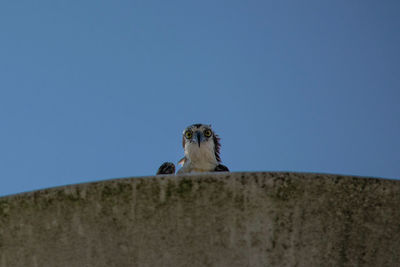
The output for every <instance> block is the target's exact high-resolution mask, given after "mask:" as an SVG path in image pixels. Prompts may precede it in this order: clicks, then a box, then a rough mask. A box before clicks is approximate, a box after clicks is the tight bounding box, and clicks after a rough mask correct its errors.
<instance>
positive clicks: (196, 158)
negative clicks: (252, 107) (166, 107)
mask: <svg viewBox="0 0 400 267" xmlns="http://www.w3.org/2000/svg"><path fill="white" fill-rule="evenodd" d="M219 140H220V138H219V137H218V135H216V134H215V133H214V132H213V130H212V129H211V125H205V124H200V123H198V124H193V125H190V126H189V127H187V128H186V129H185V130H184V131H183V136H182V146H183V149H184V151H185V156H184V157H183V158H182V159H181V160H180V161H179V164H181V165H182V168H181V169H180V170H179V171H178V172H177V173H178V174H180V173H191V172H223V171H229V169H228V168H227V167H226V166H225V165H222V164H221V158H220V156H219V149H220V147H221V145H220V143H219ZM174 173H175V165H174V164H173V163H171V162H165V163H164V164H162V165H161V166H160V168H159V169H158V171H157V174H174Z"/></svg>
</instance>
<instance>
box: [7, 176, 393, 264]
mask: <svg viewBox="0 0 400 267" xmlns="http://www.w3.org/2000/svg"><path fill="white" fill-rule="evenodd" d="M0 266H1V267H5V266H7V267H8V266H24V267H25V266H68V267H70V266H96V267H97V266H118V267H119V266H174V267H175V266H191V267H193V266H400V181H391V180H383V179H365V178H355V177H343V176H334V175H316V174H298V173H230V174H229V173H228V174H203V175H186V176H184V175H183V176H170V177H167V176H161V177H157V178H154V177H152V178H130V179H119V180H111V181H104V182H97V183H90V184H80V185H73V186H66V187H61V188H52V189H46V190H41V191H36V192H31V193H25V194H20V195H14V196H9V197H3V198H0Z"/></svg>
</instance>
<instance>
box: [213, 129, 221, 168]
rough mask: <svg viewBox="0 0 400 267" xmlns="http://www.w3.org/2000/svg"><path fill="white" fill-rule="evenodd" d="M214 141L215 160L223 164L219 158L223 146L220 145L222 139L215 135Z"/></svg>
mask: <svg viewBox="0 0 400 267" xmlns="http://www.w3.org/2000/svg"><path fill="white" fill-rule="evenodd" d="M213 139H214V147H215V151H214V152H215V158H216V159H217V161H218V162H221V158H220V156H219V149H220V148H221V144H220V143H219V140H221V138H219V137H218V135H216V134H214V136H213Z"/></svg>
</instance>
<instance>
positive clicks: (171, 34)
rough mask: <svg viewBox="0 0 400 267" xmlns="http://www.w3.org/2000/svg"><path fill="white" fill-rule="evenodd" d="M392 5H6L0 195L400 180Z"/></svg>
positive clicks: (399, 88)
mask: <svg viewBox="0 0 400 267" xmlns="http://www.w3.org/2000/svg"><path fill="white" fill-rule="evenodd" d="M399 14H400V2H399V1H397V0H396V1H390V0H388V1H369V0H363V1H361V0H360V1H319V0H315V1H235V0H233V1H216V0H212V1H183V0H182V1H151V0H146V1H130V0H129V1H128V0H126V1H59V0H51V1H50V0H41V1H11V0H6V1H1V3H0V48H1V49H0V123H1V129H0V195H6V194H12V193H17V192H22V191H27V190H35V189H40V188H44V187H52V186H58V185H64V184H71V183H80V182H91V181H96V180H100V179H109V178H118V177H129V176H148V175H153V174H154V173H155V172H156V170H157V168H158V167H159V165H160V164H161V163H162V162H164V161H173V162H175V163H176V162H177V161H178V160H179V159H180V158H181V157H182V155H183V151H182V147H181V133H182V130H183V129H184V128H185V127H186V126H187V125H189V124H192V123H198V122H200V123H210V124H212V125H213V128H214V130H215V131H216V132H217V133H218V134H219V135H220V137H221V138H222V151H221V157H222V160H223V162H224V164H226V165H227V166H229V167H230V169H231V170H232V171H299V172H322V173H337V174H349V175H362V176H377V177H384V178H400V104H399V103H400V16H399Z"/></svg>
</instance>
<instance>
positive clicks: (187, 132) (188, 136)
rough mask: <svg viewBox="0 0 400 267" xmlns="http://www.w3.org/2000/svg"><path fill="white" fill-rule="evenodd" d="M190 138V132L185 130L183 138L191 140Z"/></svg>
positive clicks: (191, 134)
mask: <svg viewBox="0 0 400 267" xmlns="http://www.w3.org/2000/svg"><path fill="white" fill-rule="evenodd" d="M192 136H193V133H192V131H189V130H187V131H186V132H185V137H186V138H187V139H190V138H192Z"/></svg>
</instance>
